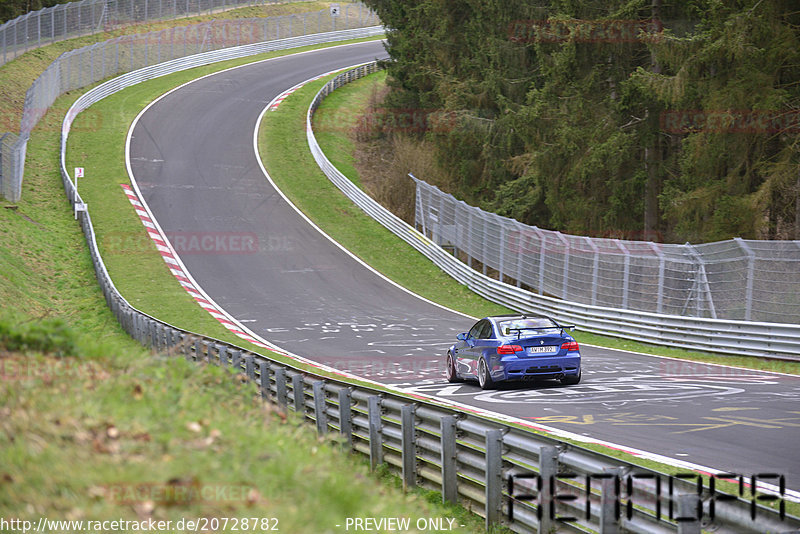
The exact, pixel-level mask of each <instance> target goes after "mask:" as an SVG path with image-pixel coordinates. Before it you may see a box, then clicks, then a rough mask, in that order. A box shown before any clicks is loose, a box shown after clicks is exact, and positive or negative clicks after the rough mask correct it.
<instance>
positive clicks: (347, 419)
mask: <svg viewBox="0 0 800 534" xmlns="http://www.w3.org/2000/svg"><path fill="white" fill-rule="evenodd" d="M350 405H351V402H350V389H349V388H342V389H340V390H339V433H340V434H341V435H342V436H344V439H345V446H346V447H347V450H352V449H353V414H352V410H351V409H350Z"/></svg>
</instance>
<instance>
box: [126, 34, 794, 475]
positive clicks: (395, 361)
mask: <svg viewBox="0 0 800 534" xmlns="http://www.w3.org/2000/svg"><path fill="white" fill-rule="evenodd" d="M384 55H385V52H384V50H383V47H382V45H381V44H380V43H378V42H371V43H363V44H358V45H348V46H342V47H336V48H329V49H324V50H320V51H316V52H313V53H304V54H301V55H294V56H289V57H284V58H278V59H274V60H270V61H267V62H262V63H258V64H254V65H250V66H246V67H242V68H238V69H235V70H231V71H227V72H223V73H220V74H217V75H213V76H210V77H207V78H204V79H202V80H199V81H197V82H194V83H192V84H189V85H187V86H185V87H183V88H182V89H180V90H178V91H176V92H173V93H172V94H170V95H168V96H167V97H165V98H163V99H161V100H160V101H159V102H158V103H156V104H155V105H154V106H152V107H151V108H150V109H149V110H148V111H147V112H146V113H145V114H144V115H143V116H142V117H141V119H140V120H139V122H138V124H137V126H136V128H135V130H134V131H133V138H132V141H131V153H130V158H131V165H132V170H133V173H134V176H135V178H136V181H137V182H138V184H139V187H140V189H141V192H142V194H143V196H144V199H145V200H146V201H147V203H148V204H149V206H150V209H151V210H152V212H153V214H154V215H155V217H156V218H157V220H158V221H159V223H160V225H161V227H162V228H163V229H164V231H165V232H166V233H167V234H173V235H184V236H199V235H211V236H214V238H215V239H216V240H217V242H219V243H221V245H220V246H219V247H218V248H217V249H215V250H212V251H205V253H202V254H198V253H195V252H193V251H184V252H183V253H182V252H181V247H180V246H177V247H176V248H177V249H178V253H179V254H180V256H181V259H182V260H183V262H184V263H185V265H186V267H187V268H188V269H189V271H190V272H191V273H192V275H193V277H194V278H195V280H197V282H198V283H199V284H200V285H201V286H202V287H203V288H204V289H205V291H206V292H207V293H208V294H209V295H210V296H211V297H212V298H213V299H214V300H215V301H216V302H217V303H218V304H219V305H221V306H222V307H223V308H225V309H226V310H227V312H228V313H230V314H231V315H232V316H234V317H235V318H236V319H238V320H239V321H242V322H243V323H244V324H245V325H246V326H248V327H249V328H250V329H251V330H252V331H253V332H255V333H257V334H258V335H260V336H262V337H263V338H265V339H267V340H269V341H271V342H273V343H275V344H276V345H278V346H280V347H282V348H284V349H286V350H288V351H291V352H293V353H295V354H298V355H300V356H304V357H307V358H311V359H315V360H317V361H319V362H322V363H326V364H328V365H330V366H333V367H336V368H338V369H342V370H349V371H351V372H354V373H356V374H359V375H362V376H366V377H368V378H371V379H373V380H378V381H381V382H384V383H387V384H393V385H395V386H398V387H401V388H403V389H407V390H409V391H414V392H418V393H426V394H430V395H438V396H440V397H442V398H445V399H448V400H453V401H458V402H460V403H463V404H468V405H472V406H477V407H480V408H484V409H488V410H491V411H494V412H500V413H504V414H507V415H511V416H514V417H518V418H521V419H525V420H527V421H530V422H532V423H538V424H541V425H544V426H547V427H551V428H558V429H562V430H566V431H569V432H573V433H575V434H579V435H591V436H592V437H594V438H597V439H601V440H606V441H609V442H612V443H617V444H620V445H625V446H629V447H634V448H637V449H641V450H645V451H649V452H653V453H657V454H662V455H665V456H669V457H671V458H674V459H677V460H683V461H687V462H692V463H696V464H701V465H705V466H708V467H711V468H716V469H720V470H724V471H729V472H734V473H741V474H745V475H752V474H758V473H778V474H783V475H785V476H786V483H787V486H788V487H789V488H792V489H800V455H798V445H797V444H798V443H800V378H798V377H792V376H786V375H779V374H772V373H764V372H757V371H747V370H740V369H735V368H729V367H723V366H714V365H705V364H694V363H687V362H682V361H677V360H671V359H664V358H656V357H650V356H645V355H640V354H634V353H626V352H621V351H613V350H608V349H602V348H595V347H586V346H584V347H582V350H581V354H582V355H583V365H584V368H583V381H582V382H581V383H580V384H579V385H577V386H571V387H561V386H558V385H556V384H555V383H553V384H537V385H533V386H531V385H529V384H526V385H524V386H522V387H520V386H507V387H504V388H502V389H499V390H496V391H488V392H484V391H481V390H480V389H479V388H478V387H477V386H476V385H474V384H448V383H447V382H446V381H445V380H444V379H443V359H444V357H443V355H444V351H445V349H446V347H447V346H448V345H449V344H451V343H452V341H453V340H454V338H455V335H456V333H458V332H463V331H466V330H467V329H468V328H469V327H470V326H471V324H472V323H473V320H472V319H470V318H468V317H465V316H463V315H460V314H457V313H454V312H451V311H447V310H445V309H442V308H440V307H437V306H435V305H433V304H430V303H428V302H426V301H423V300H421V299H419V298H416V297H415V296H413V295H410V294H409V293H407V292H405V291H403V290H402V289H400V288H397V287H396V286H394V285H392V284H390V283H388V282H386V281H385V280H384V279H382V278H381V277H380V276H378V275H376V274H375V273H373V272H372V271H370V270H368V269H367V268H365V267H364V266H363V265H361V264H360V263H358V262H357V261H355V260H354V259H353V258H351V257H350V256H349V255H347V254H346V253H344V252H343V251H341V250H340V249H339V248H337V247H336V246H334V245H333V244H332V243H330V241H328V240H327V239H326V238H325V237H324V236H322V235H321V234H320V233H319V232H318V231H317V230H316V229H315V228H313V227H312V226H310V225H309V224H307V223H306V222H305V221H304V220H303V219H302V218H301V217H300V216H299V215H298V214H297V213H296V212H295V211H294V210H293V209H292V208H291V207H290V206H289V205H288V204H287V203H286V202H285V201H284V200H283V199H282V197H281V196H280V195H279V194H278V193H277V192H276V191H275V190H274V189H273V188H272V187H271V186H270V184H269V182H268V181H267V180H266V178H265V177H264V175H263V173H262V172H261V170H260V167H259V165H258V163H257V159H256V155H255V153H254V150H253V130H254V128H255V124H256V119H257V118H258V116H259V114H260V113H261V111H262V110H263V109H264V107H266V105H267V104H268V103H269V102H270V101H271V100H272V99H273V98H274V97H275V96H277V95H278V94H280V93H281V92H282V91H284V90H286V89H288V88H289V87H291V86H293V85H295V84H297V83H299V82H301V81H303V80H306V79H308V78H311V77H313V76H315V75H318V74H321V73H323V72H327V71H330V70H333V69H336V68H340V67H345V66H349V65H354V64H357V63H362V62H365V61H370V60H372V59H374V58H375V57H383V56H384ZM237 238H244V239H245V240H248V242H252V243H255V244H256V246H254V247H253V248H252V250H250V249H248V250H246V251H244V252H242V251H241V250H231V248H229V247H226V245H225V244H226V243H229V242H231V240H235V239H237Z"/></svg>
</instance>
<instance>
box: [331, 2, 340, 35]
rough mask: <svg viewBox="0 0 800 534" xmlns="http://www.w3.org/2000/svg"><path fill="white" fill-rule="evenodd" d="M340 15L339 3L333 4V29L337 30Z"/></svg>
mask: <svg viewBox="0 0 800 534" xmlns="http://www.w3.org/2000/svg"><path fill="white" fill-rule="evenodd" d="M337 17H339V4H331V18H332V19H333V21H332V22H333V31H336V19H337Z"/></svg>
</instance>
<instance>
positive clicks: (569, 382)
mask: <svg viewBox="0 0 800 534" xmlns="http://www.w3.org/2000/svg"><path fill="white" fill-rule="evenodd" d="M580 381H581V372H580V371H578V374H577V375H574V376H565V377H564V378H562V379H561V385H562V386H574V385H575V384H577V383H578V382H580Z"/></svg>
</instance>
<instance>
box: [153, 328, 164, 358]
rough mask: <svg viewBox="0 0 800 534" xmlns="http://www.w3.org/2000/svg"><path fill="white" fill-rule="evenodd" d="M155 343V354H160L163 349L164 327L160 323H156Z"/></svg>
mask: <svg viewBox="0 0 800 534" xmlns="http://www.w3.org/2000/svg"><path fill="white" fill-rule="evenodd" d="M155 334H156V342H155V346H154V348H155V349H156V352H160V351H161V350H162V349H163V348H164V341H163V339H164V325H163V324H161V323H156V331H155Z"/></svg>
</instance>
